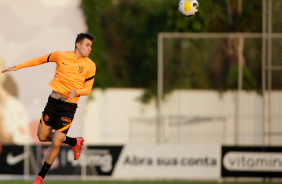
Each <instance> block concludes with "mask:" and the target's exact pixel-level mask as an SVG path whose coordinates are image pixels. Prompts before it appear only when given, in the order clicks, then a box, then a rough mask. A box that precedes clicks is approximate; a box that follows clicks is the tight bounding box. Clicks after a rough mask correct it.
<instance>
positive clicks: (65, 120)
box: [61, 116, 71, 126]
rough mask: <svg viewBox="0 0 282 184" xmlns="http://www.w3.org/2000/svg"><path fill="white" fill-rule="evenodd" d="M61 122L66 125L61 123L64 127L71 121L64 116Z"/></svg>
mask: <svg viewBox="0 0 282 184" xmlns="http://www.w3.org/2000/svg"><path fill="white" fill-rule="evenodd" d="M61 120H62V121H64V122H67V123H63V125H64V126H65V125H68V124H70V123H71V119H70V118H68V117H65V116H62V117H61Z"/></svg>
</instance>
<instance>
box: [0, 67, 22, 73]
mask: <svg viewBox="0 0 282 184" xmlns="http://www.w3.org/2000/svg"><path fill="white" fill-rule="evenodd" d="M17 70H18V69H17V67H16V66H12V67H9V68H6V69H4V70H2V72H1V73H5V72H11V71H17Z"/></svg>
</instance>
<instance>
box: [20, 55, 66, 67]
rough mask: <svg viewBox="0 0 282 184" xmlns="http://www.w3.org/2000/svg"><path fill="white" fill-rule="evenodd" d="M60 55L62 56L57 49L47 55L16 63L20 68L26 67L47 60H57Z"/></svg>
mask: <svg viewBox="0 0 282 184" xmlns="http://www.w3.org/2000/svg"><path fill="white" fill-rule="evenodd" d="M59 57H60V52H59V51H56V52H53V53H51V54H48V55H46V56H40V57H37V58H33V59H30V60H28V61H26V62H23V63H21V64H18V65H16V67H17V69H18V70H19V69H22V68H26V67H32V66H37V65H41V64H44V63H47V62H56V61H57V60H58V59H59Z"/></svg>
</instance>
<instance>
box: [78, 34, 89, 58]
mask: <svg viewBox="0 0 282 184" xmlns="http://www.w3.org/2000/svg"><path fill="white" fill-rule="evenodd" d="M91 47H92V41H91V40H89V39H88V38H84V40H83V41H82V43H81V44H80V43H79V44H78V50H79V52H80V54H81V55H82V56H83V57H88V56H89V55H90V52H91V50H92V49H91Z"/></svg>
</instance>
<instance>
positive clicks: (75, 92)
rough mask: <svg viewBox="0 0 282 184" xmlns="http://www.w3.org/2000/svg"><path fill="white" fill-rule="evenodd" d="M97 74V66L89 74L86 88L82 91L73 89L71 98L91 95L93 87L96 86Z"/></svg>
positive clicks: (85, 83) (70, 93)
mask: <svg viewBox="0 0 282 184" xmlns="http://www.w3.org/2000/svg"><path fill="white" fill-rule="evenodd" d="M95 73H96V65H94V67H93V68H92V69H91V70H90V71H89V72H88V74H87V77H86V79H85V82H84V87H83V88H82V89H71V90H70V91H69V98H70V99H73V98H74V97H76V96H86V95H89V94H90V93H91V90H92V86H93V84H94V79H95Z"/></svg>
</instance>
